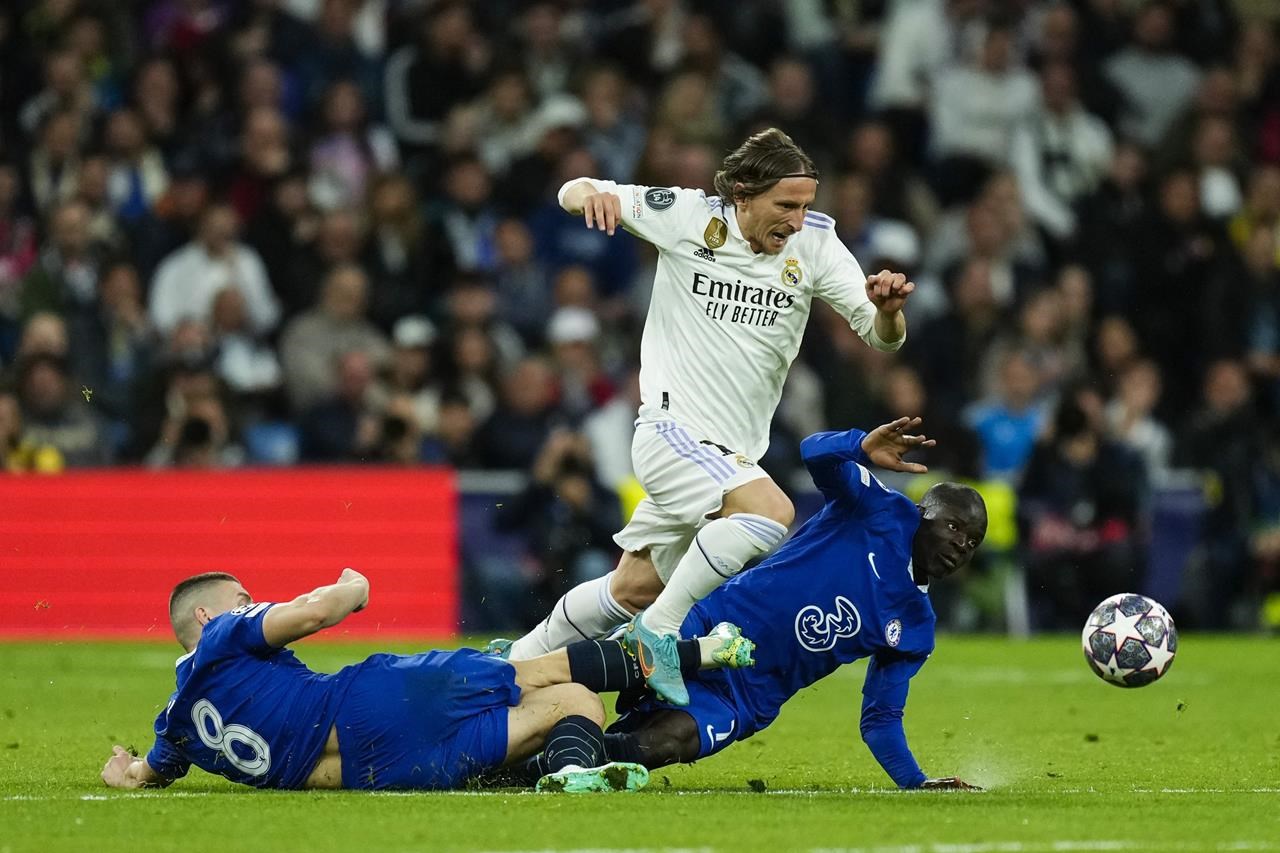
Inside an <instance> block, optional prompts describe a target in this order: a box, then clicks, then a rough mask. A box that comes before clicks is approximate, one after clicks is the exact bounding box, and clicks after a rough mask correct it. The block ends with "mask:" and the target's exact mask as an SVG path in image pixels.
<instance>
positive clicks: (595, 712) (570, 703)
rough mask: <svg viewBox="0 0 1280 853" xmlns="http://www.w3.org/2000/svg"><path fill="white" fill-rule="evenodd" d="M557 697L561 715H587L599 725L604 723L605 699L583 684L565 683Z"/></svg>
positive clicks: (562, 716)
mask: <svg viewBox="0 0 1280 853" xmlns="http://www.w3.org/2000/svg"><path fill="white" fill-rule="evenodd" d="M560 687H561V695H560V696H558V697H556V698H557V700H558V708H559V710H560V712H561V714H560V717H561V718H562V719H563V718H564V717H575V716H576V717H586V718H587V719H589V720H591V721H592V722H594V723H595V724H596V725H598V726H603V725H604V701H603V700H601V698H600V697H599V696H597V695H596V694H594V693H592V692H591V691H590V690H588V689H587V688H585V687H583V686H582V685H581V684H563V685H560Z"/></svg>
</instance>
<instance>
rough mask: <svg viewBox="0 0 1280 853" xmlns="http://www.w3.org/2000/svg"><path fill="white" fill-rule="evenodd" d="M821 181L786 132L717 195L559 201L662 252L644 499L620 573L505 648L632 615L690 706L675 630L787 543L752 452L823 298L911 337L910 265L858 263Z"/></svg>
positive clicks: (751, 145)
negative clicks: (821, 203)
mask: <svg viewBox="0 0 1280 853" xmlns="http://www.w3.org/2000/svg"><path fill="white" fill-rule="evenodd" d="M817 187H818V175H817V172H816V170H815V169H814V165H813V161H812V160H810V159H809V157H808V156H807V155H806V154H805V153H804V152H803V151H802V150H801V149H800V148H799V146H797V145H796V144H795V143H794V142H793V141H792V140H791V138H790V137H788V136H787V135H786V134H785V133H783V132H781V131H779V130H777V129H774V128H770V129H769V130H765V131H762V132H760V133H757V134H755V135H754V136H752V137H750V138H749V139H747V140H746V142H744V143H743V144H742V145H741V146H740V147H739V148H738V149H737V150H736V151H734V152H733V153H732V154H730V155H729V156H728V157H726V158H725V160H724V163H723V165H722V168H721V170H720V171H719V172H717V173H716V176H715V190H716V192H717V193H718V194H719V195H715V196H708V195H706V194H705V193H703V192H702V191H701V190H691V189H684V188H680V187H671V188H666V187H643V186H633V185H628V184H617V183H614V182H612V181H606V180H599V179H596V178H580V179H575V180H571V181H569V182H568V183H566V184H565V185H564V186H563V187H561V189H560V194H559V199H560V206H561V207H563V208H564V209H565V210H566V211H567V212H569V213H571V214H574V215H580V216H584V217H585V221H586V225H587V227H588V228H598V229H600V230H602V231H605V232H606V233H608V234H610V235H612V234H613V233H614V232H615V230H616V229H617V227H618V226H619V225H621V226H622V227H623V228H625V229H626V230H628V231H630V232H631V233H633V234H635V235H636V236H638V237H640V238H642V239H644V240H648V241H649V242H650V243H652V244H653V245H654V246H656V247H657V249H658V268H657V274H656V276H655V279H654V286H653V296H652V299H651V301H650V304H649V314H648V318H647V319H646V321H645V326H644V334H643V337H642V339H641V344H640V365H641V366H640V390H641V403H640V411H639V417H638V418H637V420H636V432H635V438H634V440H633V443H632V449H631V456H632V462H633V465H634V468H635V472H636V477H637V478H638V479H639V481H640V484H641V485H642V486H643V487H644V490H645V492H646V494H647V497H646V498H645V499H644V500H643V501H641V502H640V504H639V506H638V507H637V508H636V510H635V513H634V514H633V515H632V518H631V520H630V522H629V523H628V524H627V525H626V527H624V528H623V529H622V530H621V531H620V532H619V533H618V534H617V535H616V536H615V537H614V541H616V542H617V543H618V545H619V546H621V548H622V549H623V552H624V553H623V557H622V559H621V561H620V562H619V564H618V567H617V569H615V570H614V571H613V572H610V573H609V574H608V575H606V576H604V577H602V578H598V579H596V580H593V581H588V582H586V583H583V584H580V585H578V586H577V587H575V588H573V589H571V590H570V591H569V592H567V593H566V594H565V595H564V597H563V598H561V599H560V601H559V602H557V603H556V606H555V607H554V608H553V610H552V612H551V614H550V615H549V616H548V617H547V618H546V619H545V620H543V621H542V622H541V623H540V624H539V625H538V626H537V627H536V628H534V629H533V630H532V631H530V632H529V633H528V634H526V635H525V636H524V637H522V638H520V639H519V640H516V641H515V642H514V643H512V644H510V647H509V648H505V649H504V645H505V644H504V643H503V641H496V642H495V644H494V645H493V646H491V648H493V649H494V650H495V651H505V652H506V653H507V654H508V655H509V657H510V658H512V659H516V660H522V659H527V658H531V657H536V656H538V655H541V654H545V653H547V652H549V651H551V650H553V649H556V648H559V647H561V646H563V645H565V644H567V643H569V642H572V641H576V640H578V639H582V638H586V639H597V638H599V637H603V636H606V635H608V634H609V633H610V632H612V631H613V630H615V629H616V628H617V627H618V626H620V625H622V624H624V623H628V622H629V624H628V625H627V630H626V632H625V635H624V637H625V639H626V640H627V642H628V644H629V646H630V647H631V649H632V650H633V651H634V652H635V653H636V656H637V658H638V659H639V661H640V666H641V670H642V672H643V673H644V674H645V677H646V679H647V681H648V684H649V686H650V688H652V689H653V690H654V691H655V692H656V693H658V694H659V695H660V696H662V697H663V698H664V699H666V700H667V701H668V702H671V703H672V704H676V705H684V704H686V703H687V702H688V693H687V691H686V690H685V687H684V682H683V680H682V679H681V678H680V666H679V660H678V657H677V653H676V645H675V642H676V640H677V639H678V636H679V630H680V624H681V623H682V622H683V621H684V618H685V616H686V615H687V614H688V612H689V610H690V608H692V607H693V605H694V603H695V602H697V601H698V600H700V599H701V598H703V597H704V596H706V595H708V594H710V593H711V591H712V590H714V589H716V588H717V587H718V586H720V585H721V584H722V583H724V582H725V581H727V580H728V579H729V578H731V577H733V576H734V575H736V574H738V573H739V572H741V571H742V569H743V567H744V566H745V565H746V564H747V563H748V562H750V561H751V560H753V559H755V558H757V557H762V556H764V555H765V554H768V553H769V552H770V551H772V550H773V549H774V548H776V547H777V546H778V544H779V543H780V542H781V541H782V539H783V537H784V536H785V535H786V532H787V528H788V526H789V525H790V524H791V522H792V520H793V519H794V516H795V509H794V507H793V506H792V504H791V500H790V499H789V498H788V497H787V496H786V494H785V493H784V492H783V491H782V489H780V488H779V487H778V485H777V484H776V483H775V482H774V481H773V480H772V479H771V478H770V477H769V475H768V474H767V473H766V472H765V471H764V470H763V469H761V468H760V466H759V465H758V464H757V460H758V459H759V458H760V457H761V456H762V455H763V454H764V451H765V449H766V448H767V447H768V444H769V424H770V421H771V420H772V419H773V413H774V410H775V409H776V408H777V406H778V400H779V398H780V397H781V396H782V386H783V382H784V381H785V379H786V375H787V370H788V369H789V368H790V366H791V362H792V361H793V360H794V359H795V357H796V354H797V353H798V352H799V350H800V341H801V338H802V336H803V334H804V329H805V325H806V323H807V321H808V319H809V308H810V305H811V303H812V300H813V299H814V297H817V298H819V299H822V300H823V301H825V302H826V303H827V304H829V305H830V306H831V307H832V308H834V309H835V310H836V311H838V312H839V313H840V314H841V315H842V316H843V317H844V318H845V319H846V320H848V322H849V325H850V327H852V328H853V330H854V331H855V332H857V333H858V335H860V336H861V337H862V339H863V340H864V341H866V342H867V343H868V344H870V345H871V346H873V347H875V348H876V349H878V350H882V351H885V352H891V351H894V350H897V349H898V348H899V347H901V346H902V343H903V340H904V339H905V337H906V320H905V318H904V317H903V315H902V307H903V304H904V303H905V302H906V299H907V296H908V295H909V294H910V293H911V292H912V290H914V288H915V286H914V285H913V284H912V283H911V282H909V281H907V280H906V279H905V277H904V276H903V275H901V274H900V273H891V272H889V271H887V270H885V271H882V272H880V273H877V274H875V275H871V276H865V275H864V274H863V272H862V269H861V267H859V265H858V262H857V261H856V260H855V259H854V257H853V255H852V254H850V253H849V250H848V249H847V248H845V246H844V245H843V244H842V243H841V242H840V240H839V238H838V237H837V236H836V233H835V230H834V221H833V220H832V219H831V217H829V216H827V215H826V214H823V213H818V212H816V211H812V210H810V209H809V206H810V205H811V204H812V203H813V200H814V195H815V193H816V191H817ZM646 608H647V609H646ZM633 614H634V617H633Z"/></svg>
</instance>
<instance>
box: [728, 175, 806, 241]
mask: <svg viewBox="0 0 1280 853" xmlns="http://www.w3.org/2000/svg"><path fill="white" fill-rule="evenodd" d="M817 192H818V182H817V181H815V180H814V179H813V178H783V179H782V180H780V181H778V182H777V183H776V184H774V185H773V186H772V187H770V188H769V190H768V192H764V193H761V194H760V195H758V196H753V197H752V198H748V199H745V200H743V201H740V202H738V209H737V213H738V227H740V228H741V229H742V236H743V237H746V238H747V242H748V243H749V244H750V245H751V251H753V252H763V253H764V254H766V255H776V254H778V253H779V252H781V251H782V249H783V247H785V246H786V245H787V238H789V237H790V236H791V235H792V234H794V233H796V232H797V231H799V230H800V229H801V228H803V227H804V215H805V213H806V212H807V211H808V210H809V206H810V205H811V204H813V198H814V195H815V194H816V193H817Z"/></svg>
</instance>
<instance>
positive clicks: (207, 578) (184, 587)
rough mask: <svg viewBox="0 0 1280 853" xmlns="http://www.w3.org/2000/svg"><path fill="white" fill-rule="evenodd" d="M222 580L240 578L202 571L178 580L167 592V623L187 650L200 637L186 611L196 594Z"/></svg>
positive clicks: (234, 580)
mask: <svg viewBox="0 0 1280 853" xmlns="http://www.w3.org/2000/svg"><path fill="white" fill-rule="evenodd" d="M224 581H231V582H232V583H239V582H240V579H239V578H237V577H236V576H235V575H229V574H227V573H226V572H204V573H203V574H199V575H192V576H191V577H189V578H187V579H186V580H184V581H181V582H179V584H178V585H177V586H175V587H174V588H173V592H171V593H169V624H170V625H172V626H173V633H174V634H175V635H176V636H177V638H178V642H179V643H182V647H183V648H185V649H187V650H188V651H190V650H191V649H193V648H195V645H196V640H198V639H199V638H200V633H199V632H198V631H196V629H195V619H194V616H193V614H192V613H190V612H188V611H189V610H191V609H192V605H193V602H194V601H195V599H196V597H197V596H199V595H200V594H201V593H202V592H205V591H206V590H207V589H208V588H209V587H210V586H211V585H213V584H215V583H223V582H224Z"/></svg>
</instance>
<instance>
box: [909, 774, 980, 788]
mask: <svg viewBox="0 0 1280 853" xmlns="http://www.w3.org/2000/svg"><path fill="white" fill-rule="evenodd" d="M920 788H921V790H925V791H981V790H982V789H981V788H979V787H978V786H977V785H970V784H969V783H968V782H966V781H964V780H963V779H959V778H957V777H955V776H947V777H945V778H942V779H925V780H924V783H923V784H921V785H920Z"/></svg>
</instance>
